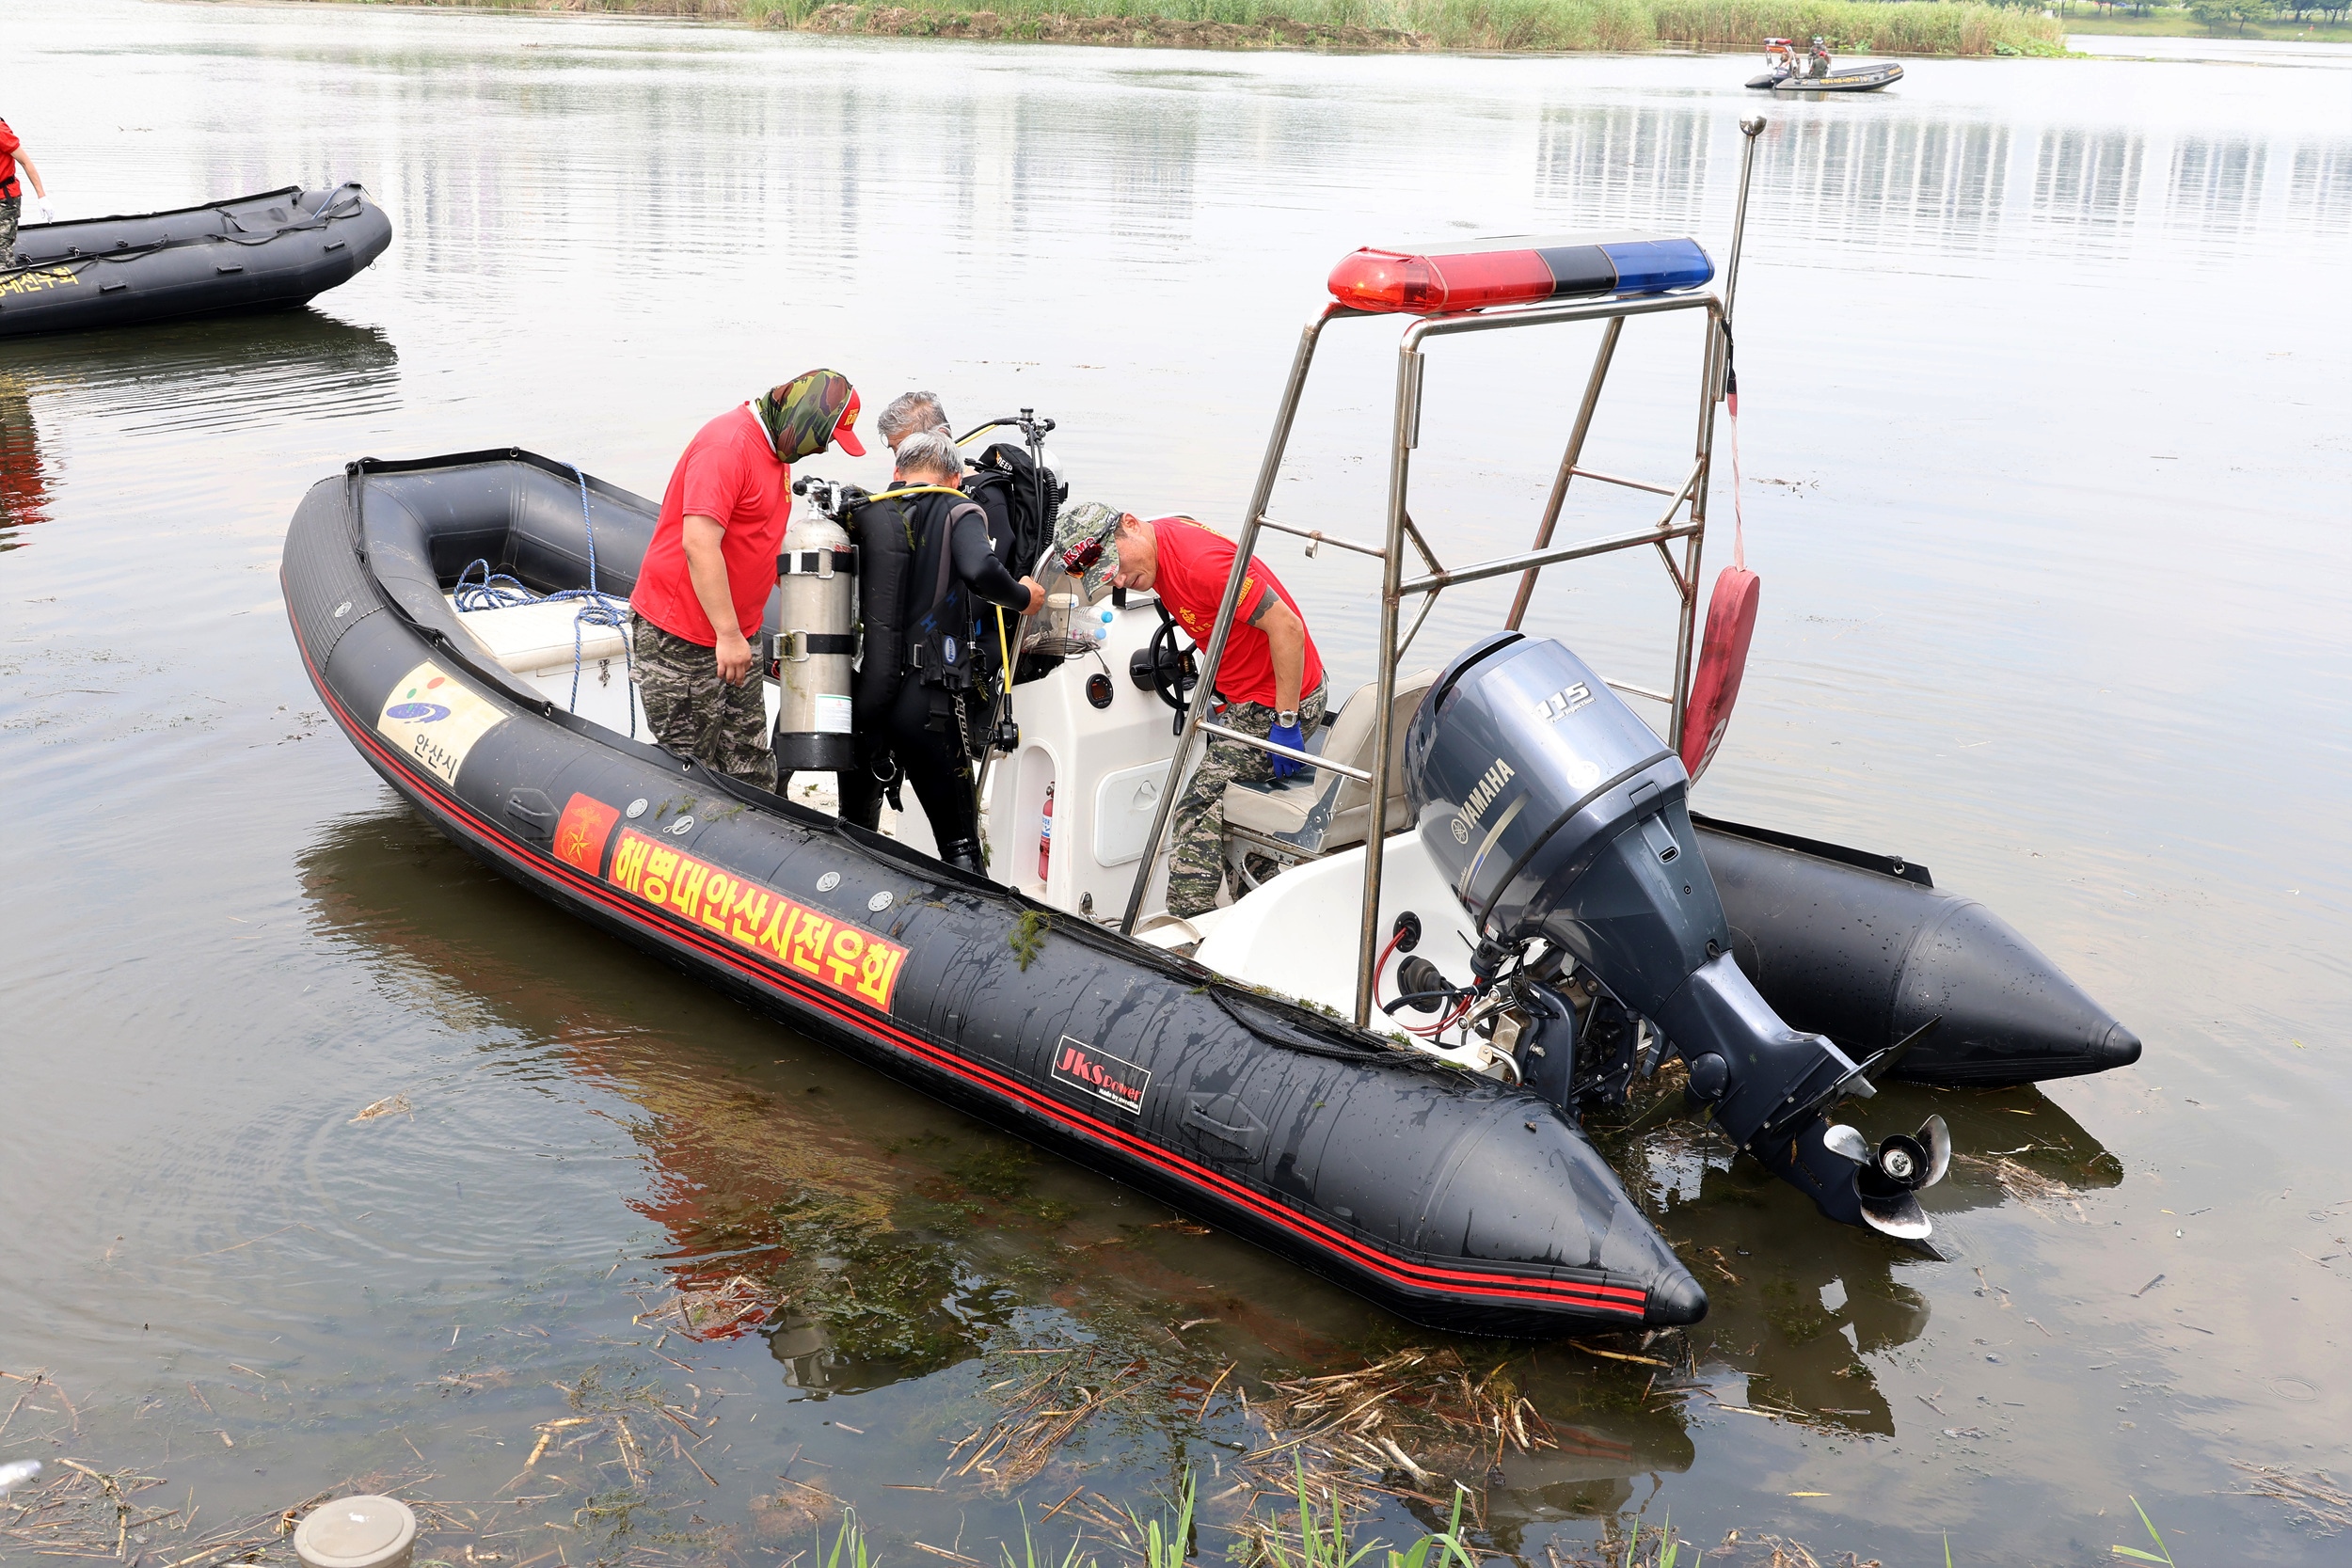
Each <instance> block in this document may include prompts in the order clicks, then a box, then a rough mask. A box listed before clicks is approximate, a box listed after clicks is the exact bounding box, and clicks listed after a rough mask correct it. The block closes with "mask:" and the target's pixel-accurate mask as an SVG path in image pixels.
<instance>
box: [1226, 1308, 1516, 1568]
mask: <svg viewBox="0 0 2352 1568" xmlns="http://www.w3.org/2000/svg"><path fill="white" fill-rule="evenodd" d="M1268 1389H1269V1392H1268V1393H1267V1394H1266V1395H1265V1396H1263V1397H1262V1398H1261V1399H1260V1400H1258V1402H1256V1403H1255V1404H1248V1403H1247V1402H1246V1399H1245V1404H1246V1408H1248V1410H1249V1413H1250V1414H1251V1415H1252V1416H1253V1417H1254V1418H1257V1419H1258V1420H1259V1421H1261V1422H1262V1423H1263V1426H1264V1428H1265V1433H1266V1435H1265V1440H1264V1442H1263V1443H1262V1444H1261V1445H1260V1446H1259V1447H1258V1448H1256V1449H1253V1450H1252V1451H1250V1452H1248V1453H1246V1454H1244V1455H1242V1456H1241V1458H1240V1459H1238V1460H1236V1461H1233V1462H1232V1463H1230V1464H1228V1465H1226V1466H1225V1469H1226V1471H1227V1472H1228V1473H1229V1474H1231V1475H1232V1476H1233V1477H1235V1480H1234V1481H1233V1483H1232V1485H1231V1486H1230V1487H1228V1488H1226V1489H1225V1490H1223V1491H1221V1492H1219V1493H1217V1494H1216V1497H1212V1498H1210V1499H1209V1500H1210V1501H1212V1502H1221V1501H1224V1500H1226V1499H1228V1498H1232V1497H1240V1496H1241V1495H1242V1494H1244V1493H1247V1494H1248V1497H1246V1499H1245V1500H1244V1501H1243V1503H1242V1505H1241V1506H1242V1508H1243V1509H1244V1511H1245V1512H1244V1513H1243V1514H1242V1517H1241V1518H1240V1520H1239V1521H1238V1522H1237V1523H1236V1524H1235V1525H1234V1526H1233V1527H1232V1528H1233V1530H1234V1532H1235V1534H1236V1535H1237V1536H1238V1537H1239V1541H1238V1544H1237V1547H1236V1555H1237V1556H1239V1557H1241V1558H1242V1559H1243V1560H1249V1561H1263V1562H1269V1563H1276V1564H1279V1563H1282V1562H1284V1561H1286V1560H1295V1559H1299V1558H1300V1557H1301V1556H1302V1554H1309V1553H1311V1552H1312V1551H1314V1550H1315V1549H1316V1548H1315V1547H1313V1546H1312V1545H1311V1544H1310V1543H1309V1542H1308V1540H1307V1539H1306V1537H1305V1536H1304V1535H1303V1534H1300V1533H1296V1532H1298V1531H1301V1530H1303V1529H1304V1528H1305V1519H1306V1517H1307V1515H1306V1513H1304V1512H1301V1513H1297V1514H1295V1515H1294V1514H1292V1513H1289V1512H1287V1511H1285V1512H1283V1513H1273V1514H1262V1513H1259V1512H1258V1510H1257V1505H1258V1503H1259V1502H1260V1501H1261V1500H1263V1498H1265V1497H1294V1496H1295V1497H1298V1499H1299V1502H1300V1507H1301V1509H1302V1510H1304V1509H1305V1508H1306V1506H1307V1504H1308V1503H1310V1502H1313V1503H1317V1504H1319V1505H1320V1507H1321V1511H1322V1513H1323V1515H1324V1517H1326V1518H1327V1519H1332V1520H1336V1519H1341V1518H1344V1517H1345V1516H1347V1515H1350V1514H1356V1513H1362V1512H1363V1511H1364V1509H1365V1508H1366V1507H1367V1506H1369V1504H1370V1499H1371V1497H1373V1495H1374V1494H1375V1493H1378V1494H1386V1495H1388V1496H1390V1497H1402V1498H1406V1499H1408V1500H1410V1501H1414V1502H1419V1503H1422V1504H1425V1505H1427V1506H1429V1507H1431V1508H1445V1507H1447V1506H1448V1504H1449V1498H1448V1497H1447V1496H1446V1494H1447V1493H1449V1492H1451V1493H1453V1494H1454V1497H1462V1496H1466V1495H1467V1494H1466V1493H1465V1492H1463V1491H1462V1489H1461V1486H1460V1481H1459V1480H1458V1479H1457V1480H1456V1481H1454V1483H1453V1484H1451V1485H1449V1483H1448V1480H1447V1478H1449V1477H1453V1478H1461V1477H1469V1478H1470V1479H1471V1480H1472V1481H1475V1482H1476V1483H1477V1486H1478V1489H1479V1490H1480V1491H1481V1492H1482V1493H1483V1491H1484V1488H1485V1485H1486V1479H1487V1475H1488V1472H1489V1471H1490V1470H1491V1469H1492V1468H1493V1467H1494V1466H1495V1465H1499V1464H1501V1463H1502V1455H1503V1453H1504V1451H1505V1450H1506V1449H1516V1450H1517V1451H1518V1452H1520V1453H1531V1452H1533V1451H1534V1450H1535V1449H1554V1448H1558V1447H1559V1446H1560V1444H1559V1439H1558V1438H1557V1437H1556V1436H1555V1435H1554V1433H1553V1431H1552V1427H1551V1424H1550V1423H1549V1421H1547V1420H1545V1419H1544V1418H1543V1417H1542V1416H1541V1415H1540V1414H1538V1413H1537V1411H1536V1409H1535V1407H1534V1404H1533V1403H1532V1402H1529V1401H1528V1400H1527V1399H1526V1398H1524V1397H1523V1396H1522V1395H1521V1394H1520V1393H1519V1390H1518V1384H1517V1382H1516V1381H1515V1380H1513V1379H1512V1378H1511V1377H1510V1376H1509V1375H1508V1372H1507V1370H1506V1367H1505V1366H1497V1367H1496V1368H1494V1369H1493V1370H1491V1371H1488V1372H1487V1373H1486V1375H1485V1376H1483V1377H1474V1376H1473V1375H1472V1374H1471V1373H1470V1370H1469V1368H1468V1367H1467V1366H1466V1365H1465V1364H1464V1363H1463V1361H1462V1358H1461V1357H1460V1356H1459V1355H1457V1354H1454V1352H1452V1351H1448V1350H1429V1349H1411V1350H1402V1351H1398V1352H1397V1353H1395V1354H1392V1355H1389V1356H1386V1357H1384V1358H1382V1359H1380V1360H1378V1361H1375V1362H1372V1363H1370V1364H1368V1365H1366V1366H1363V1367H1360V1368H1359V1369H1357V1370H1355V1371H1352V1372H1336V1373H1331V1374H1328V1375H1326V1376H1322V1377H1307V1378H1295V1379H1292V1380H1290V1381H1288V1382H1274V1383H1271V1384H1269V1385H1268ZM1398 1478H1404V1480H1407V1481H1410V1482H1411V1484H1410V1485H1409V1486H1408V1485H1405V1484H1402V1483H1401V1482H1400V1483H1398V1484H1389V1482H1391V1481H1396V1480H1397V1479H1398ZM1479 1506H1480V1505H1479V1504H1478V1503H1477V1502H1476V1501H1475V1500H1473V1502H1472V1507H1473V1508H1477V1507H1479ZM1482 1522H1483V1521H1482ZM1326 1528H1328V1527H1326ZM1285 1554H1288V1557H1287V1559H1286V1557H1285Z"/></svg>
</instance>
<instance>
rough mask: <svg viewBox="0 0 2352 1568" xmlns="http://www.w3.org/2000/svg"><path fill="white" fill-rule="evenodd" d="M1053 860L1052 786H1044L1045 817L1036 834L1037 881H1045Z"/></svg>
mask: <svg viewBox="0 0 2352 1568" xmlns="http://www.w3.org/2000/svg"><path fill="white" fill-rule="evenodd" d="M1053 858H1054V786H1053V784H1050V783H1049V784H1046V786H1045V816H1044V817H1043V818H1042V820H1041V825H1040V827H1039V828H1038V832H1037V879H1038V880H1039V881H1043V880H1045V870H1046V867H1047V865H1048V864H1050V863H1052V861H1053Z"/></svg>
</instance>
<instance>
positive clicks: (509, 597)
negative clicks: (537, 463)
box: [452, 463, 637, 740]
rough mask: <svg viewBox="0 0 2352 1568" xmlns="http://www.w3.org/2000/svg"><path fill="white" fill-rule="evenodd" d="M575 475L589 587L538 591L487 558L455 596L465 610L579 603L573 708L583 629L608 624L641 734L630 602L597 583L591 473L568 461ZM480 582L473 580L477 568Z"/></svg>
mask: <svg viewBox="0 0 2352 1568" xmlns="http://www.w3.org/2000/svg"><path fill="white" fill-rule="evenodd" d="M564 467H567V468H569V469H571V470H572V477H573V478H574V479H576V480H578V481H579V482H580V526H581V527H582V528H583V529H585V530H586V531H587V533H588V586H587V587H585V588H564V589H559V590H557V591H556V592H555V593H552V594H534V593H532V591H531V590H530V589H529V588H527V587H525V586H524V585H523V584H522V583H521V582H520V581H518V580H517V579H516V578H511V577H508V576H507V575H506V574H505V573H503V572H493V571H491V570H490V563H489V562H487V561H475V562H470V563H469V564H468V565H467V567H466V569H465V570H464V571H462V572H459V573H458V574H457V586H456V588H455V589H454V590H453V594H452V596H453V598H454V599H455V600H456V603H457V609H458V610H459V611H460V612H461V613H465V612H470V611H473V610H512V609H514V608H515V607H516V606H517V605H527V604H555V603H559V602H564V601H572V602H577V603H578V604H579V605H580V610H579V611H578V612H577V613H576V614H574V615H573V617H572V700H571V711H572V712H574V713H578V712H579V711H580V665H581V664H582V663H584V662H585V657H584V648H583V644H582V641H581V639H582V637H583V636H584V633H583V631H582V629H581V628H583V627H586V626H610V627H612V629H614V630H616V631H618V632H620V634H621V659H622V663H623V664H624V666H625V667H626V668H627V670H628V683H629V689H628V737H629V738H630V739H631V740H634V739H636V738H637V654H636V650H635V649H633V648H631V647H630V646H629V640H628V601H627V600H625V599H616V598H614V597H613V596H612V594H607V593H605V592H604V591H603V590H602V589H601V588H599V587H597V586H596V524H595V522H594V521H593V520H592V519H591V518H590V517H589V515H588V476H587V475H586V474H584V473H582V472H580V465H579V464H577V463H566V464H565V465H564ZM477 569H478V570H479V571H480V572H481V573H482V578H481V580H479V581H476V580H474V578H473V574H474V572H475V571H476V570H477Z"/></svg>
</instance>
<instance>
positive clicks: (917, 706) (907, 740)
mask: <svg viewBox="0 0 2352 1568" xmlns="http://www.w3.org/2000/svg"><path fill="white" fill-rule="evenodd" d="M909 502H910V504H909V505H908V522H909V524H910V526H911V529H912V531H913V532H914V570H913V571H911V572H909V573H908V574H907V597H906V610H905V615H904V617H903V619H902V620H901V621H900V623H899V624H900V625H901V626H905V627H907V628H908V637H909V641H910V643H911V644H912V643H913V642H914V641H915V637H916V631H915V628H917V627H918V626H920V624H921V623H922V622H923V620H924V618H925V616H926V613H927V612H929V611H930V610H931V609H932V608H933V595H934V594H935V592H936V590H937V587H938V583H939V580H940V564H941V562H940V554H941V551H942V550H946V551H947V552H948V554H947V562H946V564H947V568H948V576H949V594H950V595H951V596H952V595H953V594H954V592H955V587H956V585H958V584H961V587H962V588H963V589H964V590H965V591H966V592H967V593H968V594H969V595H970V596H971V598H972V599H974V600H977V601H979V602H980V604H982V605H1003V606H1006V607H1007V608H1009V609H1012V610H1025V609H1027V608H1028V603H1029V591H1028V590H1027V589H1025V588H1024V587H1022V586H1021V579H1020V578H1016V577H1014V576H1013V575H1012V573H1011V572H1010V571H1009V570H1008V569H1007V568H1006V565H1005V563H1004V562H1003V561H1002V560H1000V559H999V558H998V556H997V553H996V549H995V547H994V546H993V544H992V543H991V541H990V539H989V535H988V524H987V520H986V517H985V515H984V514H983V513H982V512H981V511H980V510H979V509H978V508H977V506H975V505H974V504H973V503H972V502H970V501H967V500H965V499H962V498H961V497H958V496H947V495H938V494H929V495H923V496H917V497H911V498H909ZM960 508H961V509H964V510H963V511H962V513H961V515H960V516H957V517H956V519H955V527H954V529H953V530H952V531H950V530H948V529H946V527H945V526H944V525H945V524H946V521H947V518H948V517H949V516H950V515H953V514H955V513H957V511H958V510H959V509H960ZM976 608H977V607H976ZM978 627H979V631H980V634H981V635H983V636H988V637H993V636H994V635H995V617H994V615H993V614H991V613H989V612H988V611H986V610H981V613H980V614H979V616H978ZM978 700H980V693H979V692H978V690H977V689H974V690H970V691H967V692H965V693H964V694H963V701H964V702H965V703H967V704H968V703H973V702H977V701H978ZM888 734H889V736H890V741H891V746H892V749H893V750H894V751H896V752H897V753H898V767H899V768H901V769H902V770H903V771H904V772H905V774H906V777H907V782H908V783H909V784H913V785H914V795H915V799H917V800H921V801H922V802H923V815H924V816H928V817H930V824H931V834H932V836H933V837H934V838H936V839H937V840H938V842H939V845H940V847H941V848H942V849H943V850H944V849H946V847H948V846H949V845H951V844H954V843H956V842H958V841H960V840H977V838H978V837H979V820H978V813H977V808H976V806H975V802H974V800H973V798H972V766H971V759H970V757H969V756H968V755H967V753H966V752H965V751H964V746H963V736H962V735H961V733H959V730H958V726H957V724H956V701H955V697H954V696H953V695H952V694H951V693H950V691H949V690H947V689H944V688H942V687H940V686H938V685H935V684H933V683H931V682H930V681H928V680H926V679H925V678H924V673H923V672H921V671H919V670H910V671H908V673H907V675H906V679H905V680H904V681H903V682H902V683H901V684H900V685H899V688H898V696H897V697H896V698H895V699H894V700H893V701H892V704H891V708H890V721H889V727H888Z"/></svg>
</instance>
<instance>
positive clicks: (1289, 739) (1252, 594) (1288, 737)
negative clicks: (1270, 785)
mask: <svg viewBox="0 0 2352 1568" xmlns="http://www.w3.org/2000/svg"><path fill="white" fill-rule="evenodd" d="M1112 542H1113V544H1114V545H1115V546H1117V549H1118V552H1119V565H1118V569H1117V570H1116V571H1114V572H1113V573H1112V574H1111V582H1112V584H1113V585H1114V586H1116V587H1120V588H1135V589H1142V590H1146V591H1148V592H1150V593H1153V594H1158V595H1159V599H1160V603H1161V604H1163V605H1165V606H1166V607H1167V608H1168V613H1169V614H1171V615H1173V616H1174V617H1175V618H1176V623H1177V625H1179V626H1183V627H1184V630H1185V631H1186V632H1188V633H1190V634H1191V636H1192V640H1193V641H1194V642H1196V643H1199V644H1200V645H1202V646H1204V647H1205V646H1206V645H1207V644H1208V641H1209V633H1210V630H1211V629H1212V628H1213V627H1214V626H1216V610H1217V605H1218V604H1219V603H1220V602H1221V601H1222V600H1223V599H1224V596H1225V579H1226V578H1227V577H1228V575H1230V574H1231V573H1232V568H1233V542H1232V540H1231V539H1228V538H1226V537H1225V536H1224V535H1223V534H1221V533H1218V532H1217V531H1215V530H1214V529H1208V528H1203V527H1201V526H1200V524H1199V523H1197V522H1194V521H1193V520H1192V519H1191V518H1190V517H1154V518H1152V520H1150V521H1149V522H1146V521H1145V520H1144V519H1142V518H1140V517H1137V516H1135V515H1132V514H1125V515H1121V516H1120V520H1119V531H1118V532H1117V533H1116V534H1114V535H1113V536H1112ZM1216 695H1217V696H1218V697H1219V698H1221V699H1222V700H1223V702H1224V711H1223V712H1222V713H1220V714H1219V715H1218V717H1217V721H1218V722H1219V723H1221V724H1223V725H1224V726H1225V727H1226V728H1227V729H1230V730H1239V731H1240V732H1241V733H1243V734H1244V735H1254V736H1263V737H1264V738H1266V739H1268V740H1271V741H1273V742H1274V743H1275V744H1276V745H1278V746H1288V747H1290V748H1292V749H1293V750H1294V751H1305V750H1306V748H1307V734H1308V732H1309V731H1311V730H1312V729H1313V728H1314V727H1315V726H1316V725H1318V724H1320V723H1322V722H1323V707H1324V679H1323V657H1322V655H1320V654H1318V653H1317V652H1315V641H1314V639H1313V638H1311V637H1310V636H1309V635H1308V634H1307V623H1306V620H1305V618H1304V617H1302V616H1301V615H1300V614H1299V613H1298V604H1297V601H1295V600H1294V599H1293V598H1292V597H1291V595H1290V590H1289V589H1287V588H1284V587H1283V586H1282V582H1281V579H1280V578H1277V577H1276V576H1275V575H1274V574H1273V573H1272V572H1270V571H1268V570H1266V566H1265V562H1262V561H1257V560H1252V561H1251V562H1249V575H1248V577H1245V578H1243V579H1242V585H1241V598H1240V599H1239V601H1237V603H1236V604H1235V607H1234V610H1233V631H1232V637H1231V638H1229V639H1228V640H1227V641H1226V644H1225V659H1224V664H1223V667H1222V668H1220V669H1219V670H1218V671H1217V673H1216ZM1304 766H1306V765H1305V764H1303V763H1300V762H1295V761H1293V760H1292V759H1291V758H1289V757H1278V756H1275V755H1274V754H1272V753H1271V752H1261V751H1259V750H1258V749H1257V748H1256V747H1254V746H1244V745H1242V744H1240V743H1239V742H1238V741H1232V740H1215V739H1213V740H1211V741H1210V742H1209V744H1208V746H1207V747H1206V748H1205V749H1204V750H1203V751H1202V752H1201V755H1200V767H1198V768H1195V769H1194V770H1193V775H1192V782H1191V783H1190V784H1187V785H1185V786H1184V795H1183V796H1182V798H1180V799H1179V800H1177V802H1176V812H1175V816H1174V817H1173V819H1172V821H1171V824H1170V829H1171V838H1170V843H1171V845H1172V847H1173V856H1172V858H1171V860H1170V861H1169V863H1168V912H1169V913H1170V914H1174V915H1181V916H1183V917H1184V918H1186V919H1190V918H1191V917H1192V916H1194V915H1200V914H1206V913H1208V912H1209V911H1211V910H1213V909H1215V908H1216V895H1217V890H1218V889H1219V888H1221V887H1222V886H1224V883H1225V850H1224V838H1225V786H1226V785H1227V784H1232V783H1233V782H1234V781H1235V780H1248V781H1251V782H1263V781H1265V780H1268V779H1287V778H1289V777H1290V776H1291V775H1292V774H1294V773H1295V772H1297V771H1298V770H1299V768H1302V767H1304Z"/></svg>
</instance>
